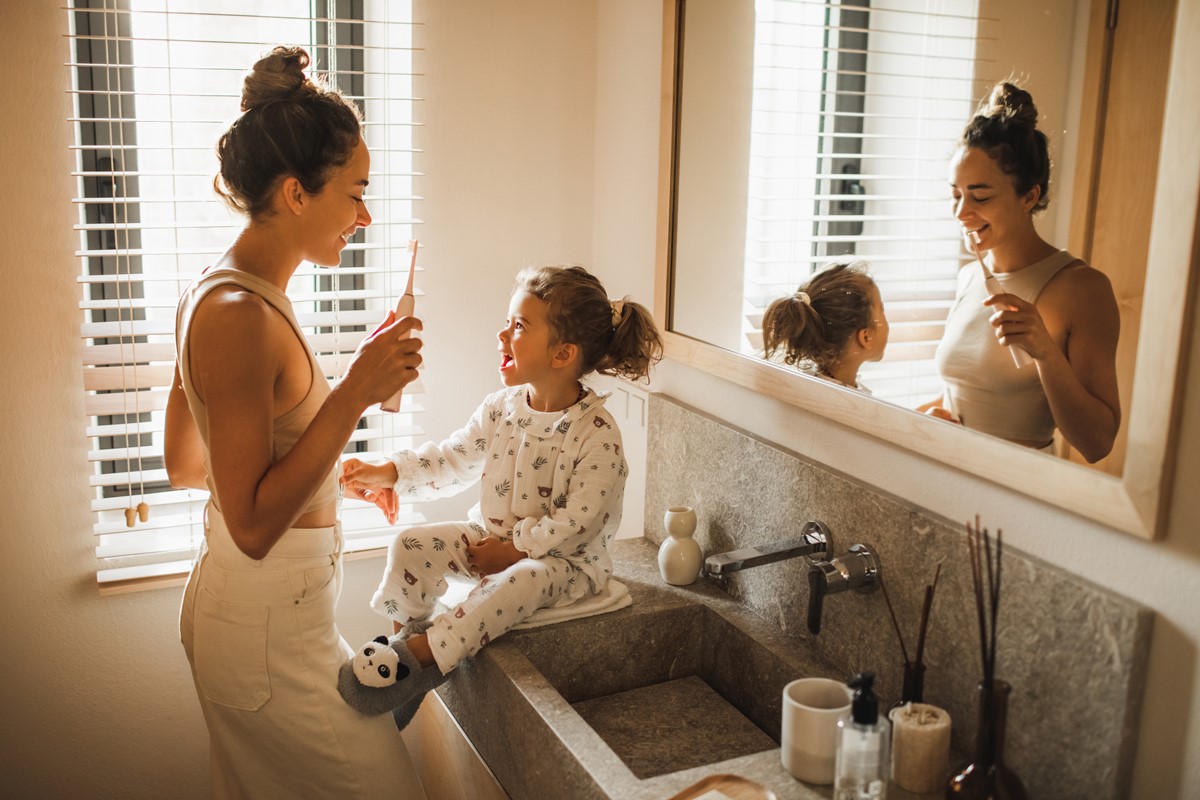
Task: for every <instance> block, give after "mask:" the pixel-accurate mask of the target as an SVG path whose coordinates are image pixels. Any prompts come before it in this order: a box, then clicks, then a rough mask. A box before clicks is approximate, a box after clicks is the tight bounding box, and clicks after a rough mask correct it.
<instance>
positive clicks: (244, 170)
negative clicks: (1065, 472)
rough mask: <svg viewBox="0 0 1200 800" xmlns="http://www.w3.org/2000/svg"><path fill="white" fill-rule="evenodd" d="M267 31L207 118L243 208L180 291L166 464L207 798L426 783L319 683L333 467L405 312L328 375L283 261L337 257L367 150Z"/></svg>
mask: <svg viewBox="0 0 1200 800" xmlns="http://www.w3.org/2000/svg"><path fill="white" fill-rule="evenodd" d="M307 65H308V55H307V53H305V52H304V51H303V50H300V49H298V48H291V49H288V48H276V49H275V50H274V51H273V52H272V53H271V54H270V55H269V56H267V57H266V58H263V59H262V60H260V61H259V62H258V63H257V64H255V65H254V69H253V71H252V72H251V73H249V74H248V75H247V77H246V79H245V83H244V86H243V91H242V111H243V113H242V115H241V116H240V117H239V118H238V119H237V120H236V121H235V122H234V123H233V125H232V126H231V127H230V128H229V130H228V131H226V133H225V134H224V135H223V136H222V137H221V139H220V142H219V143H218V146H217V150H218V156H219V158H220V162H221V168H220V174H219V176H218V178H217V180H216V181H214V185H215V186H216V188H217V191H218V193H220V194H221V195H222V196H223V197H224V198H225V199H226V200H227V201H228V202H229V203H230V204H231V205H232V206H233V207H235V208H237V209H239V210H240V211H243V212H245V213H246V214H247V215H248V216H249V223H248V224H247V225H246V227H245V229H244V230H243V231H242V232H241V234H240V235H239V236H238V238H237V240H236V241H235V242H234V243H233V245H232V246H231V247H230V249H229V250H228V252H226V253H225V255H224V256H222V257H221V259H220V260H219V261H218V262H217V264H215V265H214V267H212V268H210V269H208V270H206V271H205V272H204V274H202V275H201V277H200V278H198V279H197V280H196V281H195V282H194V283H193V284H192V285H191V286H189V287H188V288H187V290H185V292H184V294H183V297H182V298H181V299H180V303H179V310H178V316H177V326H176V327H177V330H176V342H177V356H178V360H177V362H176V374H175V380H174V381H173V383H172V387H171V394H170V398H169V401H168V405H167V433H166V465H167V472H168V474H169V475H170V477H171V482H172V484H173V485H175V486H190V487H196V488H206V489H208V490H209V491H210V492H211V499H210V501H209V504H208V508H207V509H206V525H205V544H204V546H202V547H201V552H200V555H199V557H198V558H197V560H196V563H195V565H194V566H193V568H192V572H191V575H190V576H189V578H188V584H187V588H186V590H185V592H184V598H183V606H182V609H181V614H180V624H179V627H180V637H181V639H182V641H183V645H184V649H185V650H186V652H187V656H188V660H189V661H190V662H191V665H192V674H193V677H194V679H195V683H196V690H197V693H198V694H199V697H200V706H201V709H202V710H203V712H204V719H205V722H206V724H207V725H208V729H209V739H210V746H211V759H210V761H211V771H212V781H213V786H212V792H213V796H214V797H222V798H223V797H246V798H251V797H253V798H260V797H355V798H360V797H374V796H380V797H382V796H388V797H405V798H409V797H414V798H423V797H424V792H423V790H422V788H421V785H420V782H419V780H418V778H417V776H416V773H415V771H414V769H413V765H412V761H411V760H410V759H409V757H408V753H407V752H406V750H405V749H404V744H403V742H402V741H401V739H400V737H399V733H398V731H397V730H396V728H395V726H394V725H393V723H392V721H391V719H390V718H386V717H385V718H374V719H371V718H366V717H363V716H361V715H359V714H358V713H356V712H354V711H353V710H351V709H350V708H349V707H347V706H346V705H345V704H344V703H343V702H342V700H341V698H340V697H339V696H338V694H337V691H336V688H335V687H336V685H337V674H338V668H339V667H340V666H341V663H342V662H343V661H345V660H346V659H347V658H349V657H350V654H351V651H350V648H349V647H348V646H347V645H346V643H345V642H344V641H343V640H342V638H341V636H340V635H339V633H338V630H337V626H336V623H335V622H334V617H333V613H334V607H335V605H336V602H337V597H338V593H339V591H340V589H341V546H342V538H341V529H340V527H339V526H338V523H337V510H338V487H337V474H336V466H337V462H338V458H339V456H340V454H341V451H342V448H343V447H344V446H345V444H346V442H347V441H348V439H349V437H350V434H351V432H352V431H353V430H354V427H355V425H356V424H357V422H358V419H359V417H360V416H361V415H362V412H363V411H364V410H365V409H366V408H367V407H368V406H369V405H371V404H373V403H378V402H380V401H382V400H385V399H386V398H388V397H390V396H391V395H393V394H394V393H395V392H397V391H399V390H400V389H401V388H402V387H404V386H405V385H407V384H408V383H410V382H411V381H412V380H414V379H415V378H416V376H417V367H418V365H419V364H420V361H421V357H420V354H419V350H420V346H421V342H420V340H418V339H410V338H402V337H404V335H405V334H406V333H407V332H408V331H410V330H411V329H413V328H419V327H420V324H419V322H417V321H416V320H413V319H408V318H406V319H402V320H398V321H397V320H394V319H393V315H391V314H389V315H388V318H387V319H386V321H385V323H384V326H383V327H382V328H381V329H380V330H379V331H377V332H376V333H375V334H374V335H372V336H370V337H368V338H367V339H366V340H365V341H364V343H363V344H362V345H361V346H360V347H359V350H358V352H357V353H356V354H355V357H354V360H353V361H352V363H351V364H350V367H349V369H348V371H347V373H346V375H345V377H344V378H343V380H342V381H341V383H340V384H339V385H338V387H337V388H336V389H334V390H332V391H330V388H329V385H328V383H327V382H326V380H325V378H324V374H323V371H322V370H321V368H320V367H319V366H318V364H317V361H316V359H315V357H314V356H313V354H312V352H311V350H310V349H309V347H308V345H307V343H306V342H305V340H304V338H303V334H302V333H301V331H300V329H299V327H298V325H297V324H296V320H295V316H294V315H293V313H292V308H291V303H290V301H289V300H288V299H287V296H286V294H285V290H286V287H287V284H288V280H289V279H290V278H291V276H292V274H293V273H294V272H295V270H296V268H297V267H298V266H299V265H300V263H301V261H309V262H312V263H315V264H322V265H326V266H337V264H338V262H339V259H340V254H341V251H342V249H343V248H344V247H345V246H346V241H347V240H348V239H349V237H350V236H351V235H353V234H354V232H355V231H356V230H358V229H359V228H361V227H365V226H367V225H369V224H370V223H371V216H370V214H368V213H367V209H366V207H365V206H364V204H363V191H364V188H365V187H366V185H367V181H368V172H369V169H370V155H369V154H368V152H367V148H366V145H365V144H364V143H363V140H362V134H361V126H362V123H361V118H360V116H359V113H358V110H357V109H356V108H355V106H354V105H353V104H352V103H350V102H349V101H347V100H346V99H345V98H343V97H342V96H341V95H340V94H339V93H337V92H336V91H333V90H330V89H328V88H326V87H325V86H323V85H322V84H320V83H316V82H314V81H311V80H309V79H308V78H306V77H305V75H304V68H305V67H306V66H307Z"/></svg>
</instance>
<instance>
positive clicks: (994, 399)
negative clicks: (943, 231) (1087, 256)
mask: <svg viewBox="0 0 1200 800" xmlns="http://www.w3.org/2000/svg"><path fill="white" fill-rule="evenodd" d="M1078 260H1079V259H1077V258H1075V256H1073V255H1071V254H1070V253H1068V252H1067V251H1066V250H1059V251H1058V252H1057V253H1054V254H1052V255H1050V256H1047V257H1046V258H1044V259H1042V260H1041V261H1038V262H1035V263H1033V264H1030V265H1029V266H1028V267H1025V268H1024V269H1020V270H1017V271H1016V272H1007V273H1002V272H997V273H995V276H996V280H998V281H999V282H1000V285H1001V286H1002V287H1003V289H1004V291H1005V292H1007V293H1009V294H1015V295H1016V296H1017V297H1020V298H1021V299H1022V300H1025V301H1027V302H1030V303H1034V302H1036V301H1037V298H1038V296H1039V295H1040V294H1041V293H1042V289H1044V288H1045V286H1046V284H1047V283H1049V282H1050V279H1051V278H1053V277H1054V276H1055V275H1057V274H1058V273H1059V272H1060V271H1061V270H1062V269H1063V268H1064V267H1066V266H1068V265H1070V264H1073V263H1075V262H1076V261H1078ZM989 294H990V292H988V291H987V289H986V288H985V287H984V285H983V275H982V274H981V270H980V269H979V265H978V264H974V263H971V264H967V265H965V266H964V267H963V268H962V270H961V271H960V272H959V275H958V295H957V297H955V299H954V305H953V306H951V308H950V315H949V316H948V317H947V318H946V330H945V332H944V333H943V334H942V340H941V342H939V343H938V347H937V352H936V353H935V354H934V362H935V363H936V365H937V371H938V374H939V375H940V376H941V378H942V382H943V383H944V384H945V387H946V393H945V398H944V404H945V406H946V408H947V409H948V410H949V411H950V412H952V413H953V414H954V415H955V416H957V417H958V418H959V419H960V420H962V424H963V425H964V426H966V427H968V428H970V429H972V430H977V431H981V432H983V433H987V434H991V435H992V436H998V437H1000V438H1002V439H1008V440H1011V441H1017V442H1023V443H1027V444H1046V443H1048V442H1050V440H1051V439H1052V438H1053V436H1054V427H1055V426H1054V416H1053V415H1052V414H1051V413H1050V403H1049V401H1047V399H1046V392H1045V390H1044V389H1043V388H1042V382H1041V379H1040V378H1039V377H1038V371H1037V367H1035V366H1034V365H1033V364H1029V365H1028V366H1026V367H1024V368H1022V369H1017V367H1016V365H1015V364H1014V363H1013V360H1012V356H1011V355H1010V354H1009V353H1008V348H1007V347H1005V346H1003V345H1001V344H1000V343H999V342H998V341H996V334H995V333H994V330H993V328H992V326H991V325H990V324H989V323H988V318H989V317H990V316H991V315H992V314H993V313H994V311H993V310H992V309H991V308H989V307H985V306H984V305H983V301H984V299H985V298H987V296H988V295H989Z"/></svg>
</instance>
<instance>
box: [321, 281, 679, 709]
mask: <svg viewBox="0 0 1200 800" xmlns="http://www.w3.org/2000/svg"><path fill="white" fill-rule="evenodd" d="M496 337H497V349H498V350H499V352H500V359H499V361H500V370H499V371H500V381H501V382H502V383H503V384H504V386H505V387H506V388H504V389H501V390H500V391H498V392H494V393H493V394H490V395H488V396H487V397H486V398H484V400H483V402H482V404H480V406H479V408H478V409H476V411H475V413H474V414H473V415H472V417H471V419H470V420H469V421H468V422H467V424H466V426H465V427H463V428H462V429H461V430H459V431H457V432H455V433H453V434H451V435H450V437H449V438H447V439H446V440H445V441H443V442H441V443H437V442H429V443H427V444H424V445H422V446H421V447H418V448H416V449H412V450H401V451H399V452H397V453H395V454H393V455H392V456H391V457H390V459H388V460H386V461H383V462H381V463H367V462H363V461H360V460H358V459H356V458H348V459H346V460H345V461H344V462H343V466H342V475H341V480H342V484H343V485H344V486H345V487H346V491H347V493H349V494H351V495H353V496H355V497H358V498H360V499H363V500H366V501H368V502H372V503H375V504H376V505H377V506H379V507H380V509H381V510H383V512H384V513H385V514H386V515H387V517H388V520H389V521H390V522H394V521H395V515H396V510H397V503H398V501H399V500H400V499H401V498H403V499H408V500H430V499H434V498H437V497H447V496H450V495H455V494H459V493H460V492H462V491H464V490H465V489H467V488H468V487H470V486H472V485H474V484H476V483H478V492H479V502H477V503H476V504H475V506H474V507H473V508H472V509H471V510H470V511H469V512H468V514H467V519H466V520H463V521H455V522H441V523H434V524H429V525H418V526H413V527H409V528H406V529H404V530H403V531H401V532H400V533H399V534H397V536H396V537H395V539H394V540H393V542H392V544H391V546H390V547H389V548H388V560H387V568H386V569H385V570H384V575H383V579H382V581H381V582H380V585H379V589H378V590H377V591H376V592H375V595H374V597H373V598H372V600H371V607H372V608H373V609H375V611H377V612H378V613H380V614H382V615H383V616H386V617H388V618H389V619H391V620H392V621H393V625H394V628H395V630H396V635H395V636H393V637H392V638H391V641H390V645H391V647H392V649H393V650H395V652H396V657H397V658H398V660H399V664H401V665H403V667H404V669H403V670H401V669H399V668H398V669H397V670H396V674H397V676H398V679H397V680H396V681H395V682H394V683H392V684H391V685H382V686H376V685H365V683H366V682H365V681H364V682H360V679H359V676H358V675H357V673H355V672H354V671H353V665H352V664H348V665H347V667H345V668H343V675H342V680H341V682H340V684H339V689H340V690H341V691H342V696H343V697H344V698H345V700H346V702H347V703H350V704H351V705H352V706H354V707H355V708H357V709H359V710H360V711H363V712H364V713H372V714H378V713H382V712H384V711H388V710H392V709H396V711H397V713H396V714H395V715H394V716H395V719H396V721H397V723H398V724H401V725H403V724H404V723H406V722H407V720H408V719H410V718H411V716H412V714H413V712H414V711H415V709H416V706H417V704H419V703H420V700H421V697H422V696H423V695H424V693H425V692H426V691H428V690H429V689H431V688H433V687H434V686H436V685H437V684H439V683H440V682H441V681H443V680H445V676H446V675H448V674H449V673H450V672H451V671H452V670H453V669H454V668H455V667H456V666H457V665H458V664H459V663H460V662H461V661H462V660H463V659H466V658H468V657H470V656H472V655H474V654H475V653H476V652H478V651H479V650H480V648H482V647H484V646H485V645H487V644H488V643H489V642H492V641H495V640H496V638H498V637H499V636H501V635H503V634H504V633H506V632H507V631H508V630H510V629H511V628H512V627H513V626H514V625H517V624H519V623H521V622H523V621H524V620H526V619H528V618H529V617H530V616H531V615H532V614H533V613H534V612H535V611H537V610H538V609H540V608H543V607H546V606H555V607H563V606H568V605H571V604H573V603H575V602H577V601H579V600H581V599H583V598H585V597H588V596H591V595H594V594H597V593H600V592H602V591H603V590H604V589H605V588H606V585H607V583H608V578H609V576H610V575H611V574H612V557H611V556H610V555H609V552H608V545H609V542H610V541H611V540H612V538H613V536H614V535H615V534H616V532H617V528H618V526H619V525H620V522H621V510H622V500H623V497H624V490H625V477H626V475H627V472H628V469H627V466H626V462H625V455H624V453H623V452H622V443H621V432H620V430H619V429H618V427H617V423H616V420H614V419H613V416H612V414H610V413H609V411H608V410H607V409H606V408H605V400H606V398H607V397H608V394H607V393H606V394H603V395H600V394H597V393H596V392H595V391H593V390H591V389H589V388H588V387H587V386H586V385H585V384H584V383H583V380H584V379H585V378H587V377H588V376H589V375H591V374H593V373H600V374H602V375H613V376H620V377H623V378H627V379H630V380H637V379H639V378H643V377H645V376H647V375H648V374H649V371H650V368H651V365H652V364H654V363H655V362H656V361H658V359H659V358H660V357H661V353H662V339H661V337H660V336H659V333H658V330H657V328H656V326H655V324H654V318H653V316H652V315H651V313H650V311H649V310H648V309H647V308H646V307H645V306H642V305H640V304H639V303H635V302H632V301H629V300H615V301H609V299H608V294H607V293H606V292H605V290H604V287H603V286H602V285H601V283H600V281H599V280H598V279H597V278H596V277H595V276H593V275H591V274H590V273H588V272H587V271H586V270H584V269H583V268H582V267H537V268H529V269H526V270H524V271H522V272H521V274H520V275H518V277H517V286H516V289H515V290H514V292H513V294H512V298H511V301H510V303H509V306H508V319H507V320H506V321H505V323H504V327H503V328H501V329H500V331H499V332H498V333H497V334H496ZM451 575H455V576H458V577H460V578H466V577H467V576H468V575H473V576H476V578H477V585H476V586H475V587H473V589H472V591H471V593H470V594H469V595H467V597H466V599H465V600H463V601H462V602H461V603H459V604H458V605H456V606H455V607H454V608H453V609H451V610H450V611H447V612H446V613H442V614H436V615H434V614H433V612H434V608H435V605H436V603H437V601H438V598H439V597H441V596H442V595H444V594H445V593H446V591H447V589H448V588H449V585H448V583H447V578H448V577H450V576H451ZM431 615H432V616H431ZM368 646H370V645H368ZM369 677H373V676H369Z"/></svg>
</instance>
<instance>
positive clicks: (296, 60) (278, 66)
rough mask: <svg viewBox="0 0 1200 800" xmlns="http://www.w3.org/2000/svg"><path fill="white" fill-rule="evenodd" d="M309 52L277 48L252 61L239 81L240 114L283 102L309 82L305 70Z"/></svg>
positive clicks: (294, 48)
mask: <svg viewBox="0 0 1200 800" xmlns="http://www.w3.org/2000/svg"><path fill="white" fill-rule="evenodd" d="M309 61H310V59H309V57H308V53H307V52H306V51H305V50H304V48H302V47H282V46H280V47H276V48H275V49H274V50H272V51H271V52H270V53H269V54H267V55H265V56H263V57H262V58H260V59H259V60H258V61H256V62H255V64H254V66H253V67H252V68H251V70H250V72H249V73H248V74H247V75H246V78H245V80H244V81H242V111H250V110H251V109H255V108H261V107H262V106H265V105H267V104H269V103H273V102H276V101H278V100H286V99H288V98H289V97H291V96H292V95H294V94H296V93H297V92H299V91H301V90H303V88H304V86H305V85H306V84H307V83H308V82H309V81H308V76H306V75H305V74H304V70H305V69H306V68H307V67H308V65H309Z"/></svg>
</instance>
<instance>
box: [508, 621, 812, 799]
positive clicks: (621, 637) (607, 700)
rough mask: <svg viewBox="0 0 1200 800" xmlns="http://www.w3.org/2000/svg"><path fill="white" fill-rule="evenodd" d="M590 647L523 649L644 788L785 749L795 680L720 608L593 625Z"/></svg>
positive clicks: (541, 644)
mask: <svg viewBox="0 0 1200 800" xmlns="http://www.w3.org/2000/svg"><path fill="white" fill-rule="evenodd" d="M584 627H586V628H587V629H588V630H587V632H586V634H584V631H582V630H580V631H579V632H578V633H577V634H576V635H583V636H585V637H586V638H583V639H582V641H581V644H582V646H573V647H571V648H570V649H569V650H566V651H564V648H563V647H562V646H561V645H560V644H559V643H558V642H556V641H555V637H551V636H540V637H539V636H523V637H518V638H517V639H516V640H515V641H516V644H517V647H518V648H519V649H520V651H521V652H522V653H523V654H524V655H525V657H526V658H528V659H529V661H530V663H532V664H533V666H534V667H536V668H537V670H538V671H539V672H541V673H542V676H543V677H544V678H545V679H546V681H547V682H548V683H549V684H550V685H551V686H552V687H553V688H554V689H555V690H556V691H557V692H558V693H559V694H560V695H562V697H563V699H564V700H565V701H566V702H567V703H569V704H570V706H571V708H573V709H574V710H575V712H576V713H577V714H579V716H581V717H582V718H583V720H584V721H585V722H587V723H588V725H590V726H591V728H592V729H593V730H595V731H596V733H597V734H599V736H600V738H601V739H603V740H604V742H605V744H607V745H608V746H609V747H610V748H611V749H612V750H613V752H614V753H616V755H617V756H618V757H619V758H620V759H621V761H622V762H624V763H625V765H626V766H627V767H629V769H630V771H631V772H632V773H633V774H634V775H635V776H637V777H638V778H652V777H655V776H657V775H665V774H667V773H671V772H678V771H679V770H681V769H688V768H691V767H699V766H704V765H707V764H715V763H718V762H721V761H727V760H729V759H731V758H737V757H739V756H744V755H750V754H752V753H759V752H762V751H764V750H771V749H774V748H777V747H779V725H780V702H781V700H780V697H781V693H782V691H783V686H784V684H785V683H787V681H788V680H790V676H791V675H792V674H793V673H792V671H791V669H790V667H789V665H788V663H787V662H786V661H784V660H783V659H782V658H781V657H780V656H779V655H778V654H776V653H775V652H773V651H772V650H771V649H770V648H769V647H768V646H767V645H765V644H763V643H762V642H759V641H758V640H756V639H755V638H754V637H753V636H751V635H750V634H749V633H747V632H746V631H744V630H742V629H741V628H739V627H738V626H737V625H736V624H735V623H734V622H731V621H730V620H728V619H726V618H725V617H723V616H721V615H720V614H719V613H717V612H716V611H714V610H712V609H711V608H709V607H707V606H705V605H701V604H695V605H687V606H680V607H677V608H664V609H661V610H658V611H656V612H654V613H648V614H641V615H631V618H628V619H627V618H616V617H614V616H613V615H610V617H609V618H605V617H603V616H601V617H596V618H593V619H591V620H588V621H587V625H586V626H584V625H581V626H580V628H581V629H582V628H584Z"/></svg>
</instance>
